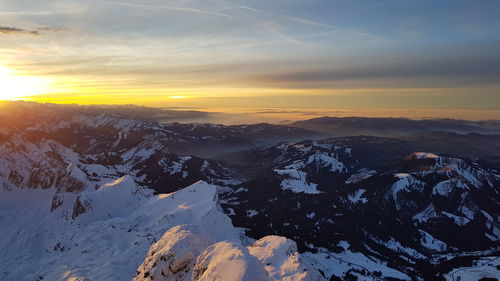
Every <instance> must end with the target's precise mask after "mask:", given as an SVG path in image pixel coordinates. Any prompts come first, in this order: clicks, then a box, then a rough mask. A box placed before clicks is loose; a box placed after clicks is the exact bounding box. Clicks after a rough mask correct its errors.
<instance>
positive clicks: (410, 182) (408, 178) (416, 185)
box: [389, 173, 424, 210]
mask: <svg viewBox="0 0 500 281" xmlns="http://www.w3.org/2000/svg"><path fill="white" fill-rule="evenodd" d="M394 176H395V177H396V178H397V179H398V180H397V181H396V182H395V183H394V184H393V185H392V187H391V189H390V191H389V192H390V194H391V196H392V199H393V200H394V204H395V205H396V209H397V210H400V209H401V205H400V202H399V200H398V194H399V193H400V192H402V191H404V192H411V191H412V190H420V189H422V187H423V186H424V183H422V182H420V181H418V180H417V179H416V178H415V177H413V176H412V175H410V174H406V173H398V174H395V175H394Z"/></svg>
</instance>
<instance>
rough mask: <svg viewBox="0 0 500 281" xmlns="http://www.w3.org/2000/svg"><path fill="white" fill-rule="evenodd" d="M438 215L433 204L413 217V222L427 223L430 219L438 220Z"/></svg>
mask: <svg viewBox="0 0 500 281" xmlns="http://www.w3.org/2000/svg"><path fill="white" fill-rule="evenodd" d="M437 217H438V215H437V213H436V209H435V208H434V205H433V204H432V203H431V204H429V206H427V208H425V210H423V211H422V212H420V213H418V214H416V215H415V216H413V220H414V221H417V222H427V221H429V220H430V219H433V218H437Z"/></svg>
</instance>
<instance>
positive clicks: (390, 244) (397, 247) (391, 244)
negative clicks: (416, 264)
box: [374, 237, 426, 259]
mask: <svg viewBox="0 0 500 281" xmlns="http://www.w3.org/2000/svg"><path fill="white" fill-rule="evenodd" d="M374 240H375V241H376V242H378V243H379V244H381V245H384V246H385V247H387V248H389V249H391V250H394V251H396V252H401V253H405V254H407V255H408V256H410V257H413V258H417V259H425V258H426V257H425V256H424V255H422V254H421V253H419V252H418V251H417V250H415V249H412V248H409V247H405V246H403V245H401V243H399V241H397V240H396V239H394V238H393V237H390V239H389V240H388V241H387V242H384V241H380V240H377V239H374Z"/></svg>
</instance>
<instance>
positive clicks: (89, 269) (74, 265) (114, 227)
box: [0, 177, 240, 280]
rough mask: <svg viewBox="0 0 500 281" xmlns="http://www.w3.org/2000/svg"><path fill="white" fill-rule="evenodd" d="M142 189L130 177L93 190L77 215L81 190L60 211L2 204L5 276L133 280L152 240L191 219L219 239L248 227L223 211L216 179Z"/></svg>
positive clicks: (0, 259) (0, 243)
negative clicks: (163, 189)
mask: <svg viewBox="0 0 500 281" xmlns="http://www.w3.org/2000/svg"><path fill="white" fill-rule="evenodd" d="M134 191H138V192H139V191H142V189H139V188H137V186H136V185H135V183H134V182H133V181H131V179H130V177H124V178H121V179H119V180H117V181H115V182H112V183H110V184H108V185H105V186H103V187H101V188H100V189H98V190H95V191H93V192H91V191H85V192H84V195H85V196H83V194H82V198H83V197H84V198H86V199H87V200H89V201H88V202H90V203H89V204H91V205H90V208H89V209H88V210H87V211H86V212H85V213H84V214H82V215H80V216H78V217H76V218H75V219H72V218H71V212H72V210H73V204H74V203H73V202H75V200H76V197H77V196H78V194H71V193H63V194H60V196H61V197H64V204H63V205H62V206H61V207H60V208H58V209H57V210H56V211H54V212H50V207H49V206H50V201H48V202H45V203H43V204H40V205H35V206H27V207H25V208H22V209H9V210H2V211H0V229H2V232H0V249H2V255H0V267H1V268H2V272H0V279H1V280H20V279H22V280H37V278H38V276H42V277H44V279H45V280H66V279H68V278H70V277H81V278H83V277H85V278H89V279H90V280H131V279H132V278H133V276H134V275H135V269H136V268H137V267H138V266H139V265H140V264H141V263H142V261H143V260H144V257H145V256H146V252H147V251H148V249H149V247H150V246H151V244H152V243H154V242H155V241H157V240H158V239H159V238H160V237H161V236H162V235H163V234H164V233H165V232H166V231H167V230H168V229H170V228H171V227H173V226H176V225H180V224H185V223H190V224H196V225H200V226H201V227H202V228H204V229H206V230H209V233H210V235H212V237H215V238H217V240H228V241H234V242H238V241H239V236H240V231H239V230H238V229H235V228H234V227H233V226H232V224H231V220H230V219H229V218H228V217H227V216H226V215H224V214H222V213H221V212H220V211H219V206H218V204H217V192H216V186H213V185H210V184H207V183H205V182H198V183H195V184H193V185H192V186H189V187H187V188H185V189H183V190H180V191H178V192H175V193H171V194H166V195H165V194H164V195H157V196H152V195H150V194H147V193H146V194H143V195H141V194H140V193H136V194H133V192H134ZM46 200H48V199H46ZM82 200H83V199H82ZM108 214H109V215H110V216H108ZM68 272H70V274H69V275H68ZM65 274H66V275H67V276H66V277H63V276H65ZM21 276H22V277H21Z"/></svg>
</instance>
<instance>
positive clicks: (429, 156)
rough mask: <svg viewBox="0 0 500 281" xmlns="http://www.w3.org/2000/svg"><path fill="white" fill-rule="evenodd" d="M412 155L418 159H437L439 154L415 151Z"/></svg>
mask: <svg viewBox="0 0 500 281" xmlns="http://www.w3.org/2000/svg"><path fill="white" fill-rule="evenodd" d="M412 155H414V156H415V158H416V159H437V158H439V156H437V155H436V154H434V153H429V152H415V153H413V154H412Z"/></svg>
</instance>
